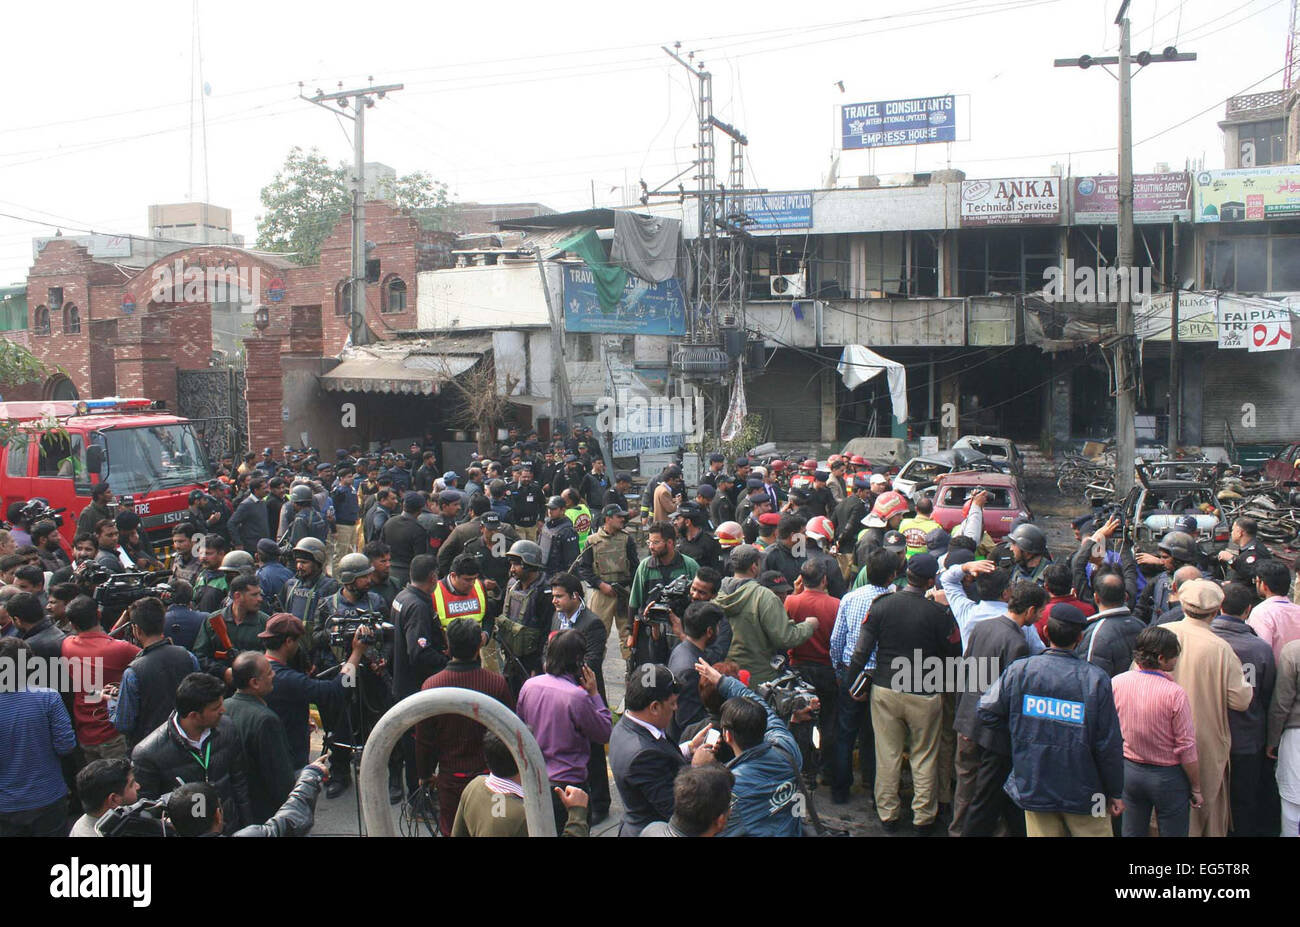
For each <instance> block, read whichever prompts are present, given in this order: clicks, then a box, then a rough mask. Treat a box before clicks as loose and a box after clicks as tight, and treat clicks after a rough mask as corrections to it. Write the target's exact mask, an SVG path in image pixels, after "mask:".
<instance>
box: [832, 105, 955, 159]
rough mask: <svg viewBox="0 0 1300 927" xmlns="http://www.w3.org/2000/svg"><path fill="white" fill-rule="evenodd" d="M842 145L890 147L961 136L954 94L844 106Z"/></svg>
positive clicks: (848, 147)
mask: <svg viewBox="0 0 1300 927" xmlns="http://www.w3.org/2000/svg"><path fill="white" fill-rule="evenodd" d="M840 136H841V147H842V148H844V149H845V150H846V151H847V150H849V149H852V148H886V147H888V146H890V145H929V144H931V143H934V142H955V141H956V140H957V103H956V97H955V96H953V95H952V94H949V95H947V96H942V97H912V98H910V99H907V100H881V101H879V102H876V103H845V104H844V105H843V106H842V107H840Z"/></svg>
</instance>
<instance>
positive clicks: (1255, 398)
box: [1201, 350, 1300, 447]
mask: <svg viewBox="0 0 1300 927" xmlns="http://www.w3.org/2000/svg"><path fill="white" fill-rule="evenodd" d="M1248 402H1249V403H1252V404H1253V405H1254V407H1255V427H1254V428H1247V427H1245V426H1244V425H1243V423H1242V417H1243V415H1244V414H1245V413H1244V412H1243V411H1242V408H1241V407H1242V405H1244V404H1245V403H1248ZM1225 421H1226V422H1227V423H1228V424H1229V425H1230V426H1231V427H1232V436H1233V439H1234V440H1235V441H1236V443H1237V444H1282V443H1287V442H1290V441H1294V440H1296V438H1297V437H1300V353H1298V352H1296V351H1294V350H1292V351H1268V352H1260V353H1255V354H1252V353H1251V352H1249V351H1222V350H1221V351H1214V352H1211V353H1210V354H1209V357H1208V362H1207V363H1206V365H1205V391H1204V398H1203V407H1202V413H1201V443H1202V444H1204V445H1208V446H1211V447H1219V446H1222V445H1223V444H1224V441H1225V439H1226V434H1225V430H1224V422H1225Z"/></svg>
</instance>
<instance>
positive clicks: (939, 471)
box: [893, 447, 1006, 500]
mask: <svg viewBox="0 0 1300 927" xmlns="http://www.w3.org/2000/svg"><path fill="white" fill-rule="evenodd" d="M956 470H981V471H984V472H988V473H1003V472H1005V471H1006V468H1005V467H1003V466H1002V465H1000V464H999V463H998V462H997V461H995V460H993V459H992V458H990V457H988V456H986V455H984V454H981V453H980V452H979V451H976V450H973V449H971V448H968V447H962V448H953V449H952V450H950V451H939V452H937V453H934V454H924V455H922V456H920V457H913V458H912V459H911V460H909V461H908V462H907V463H906V464H904V465H903V469H902V470H900V471H898V476H896V477H894V485H893V488H894V491H895V492H900V493H902V494H903V495H904V496H906V497H907V498H908V499H913V500H914V499H916V498H917V494H918V493H923V492H925V491H926V490H927V489H930V488H932V487H933V486H934V484H935V482H936V481H937V480H938V479H939V477H941V476H942V475H943V474H945V473H952V472H953V471H956Z"/></svg>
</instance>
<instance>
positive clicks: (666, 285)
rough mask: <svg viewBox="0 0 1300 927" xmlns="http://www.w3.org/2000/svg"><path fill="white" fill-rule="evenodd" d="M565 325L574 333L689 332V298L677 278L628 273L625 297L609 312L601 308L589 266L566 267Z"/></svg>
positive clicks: (675, 333)
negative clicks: (648, 280) (645, 277)
mask: <svg viewBox="0 0 1300 927" xmlns="http://www.w3.org/2000/svg"><path fill="white" fill-rule="evenodd" d="M564 328H565V331H571V332H610V333H621V334H625V335H684V334H686V300H685V299H684V298H683V297H682V287H681V284H680V283H678V282H677V280H676V279H672V280H666V281H664V282H663V283H653V284H652V283H646V282H645V281H644V280H641V279H639V278H637V277H635V276H633V275H632V274H628V275H627V285H626V287H625V288H624V290H623V298H622V299H621V300H619V302H618V305H617V306H615V307H614V309H613V310H612V311H610V312H606V311H604V310H603V309H602V308H601V305H600V299H599V298H598V297H597V296H596V283H595V281H594V280H593V279H592V276H591V271H590V270H588V269H587V267H586V265H567V266H565V268H564Z"/></svg>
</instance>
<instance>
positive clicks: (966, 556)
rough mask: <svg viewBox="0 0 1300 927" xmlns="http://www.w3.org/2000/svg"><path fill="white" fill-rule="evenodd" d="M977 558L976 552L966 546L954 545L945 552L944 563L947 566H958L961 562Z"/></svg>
mask: <svg viewBox="0 0 1300 927" xmlns="http://www.w3.org/2000/svg"><path fill="white" fill-rule="evenodd" d="M974 559H975V552H974V551H973V550H967V549H966V548H964V547H954V548H950V549H949V550H948V553H946V554H944V557H943V565H944V566H945V567H950V566H957V564H959V563H969V562H970V561H972V560H974Z"/></svg>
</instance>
